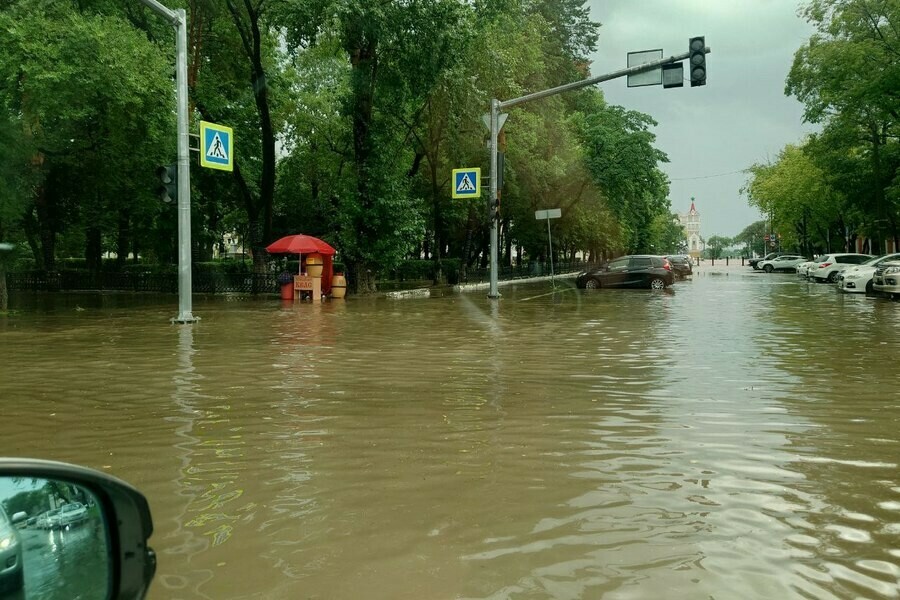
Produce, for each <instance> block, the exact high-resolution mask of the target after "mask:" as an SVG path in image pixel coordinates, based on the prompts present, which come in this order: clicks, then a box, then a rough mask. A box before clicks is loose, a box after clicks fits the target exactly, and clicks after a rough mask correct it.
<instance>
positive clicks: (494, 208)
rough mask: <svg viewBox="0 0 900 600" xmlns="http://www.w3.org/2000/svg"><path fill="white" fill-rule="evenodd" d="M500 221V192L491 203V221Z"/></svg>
mask: <svg viewBox="0 0 900 600" xmlns="http://www.w3.org/2000/svg"><path fill="white" fill-rule="evenodd" d="M499 220H500V192H497V197H496V198H494V200H493V202H491V221H499Z"/></svg>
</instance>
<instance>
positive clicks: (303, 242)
mask: <svg viewBox="0 0 900 600" xmlns="http://www.w3.org/2000/svg"><path fill="white" fill-rule="evenodd" d="M266 252H268V253H269V254H312V253H314V252H318V253H319V254H324V255H325V256H334V248H332V247H331V246H329V245H328V243H327V242H324V241H322V240H320V239H319V238H317V237H313V236H311V235H303V234H302V233H298V234H297V235H287V236H285V237H283V238H281V239H280V240H278V241H277V242H272V243H271V244H269V245H268V246H266Z"/></svg>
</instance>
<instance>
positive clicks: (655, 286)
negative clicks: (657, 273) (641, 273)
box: [650, 277, 666, 290]
mask: <svg viewBox="0 0 900 600" xmlns="http://www.w3.org/2000/svg"><path fill="white" fill-rule="evenodd" d="M650 289H652V290H664V289H666V282H665V281H663V280H662V279H660V278H659V277H657V278H656V279H653V280H652V281H650Z"/></svg>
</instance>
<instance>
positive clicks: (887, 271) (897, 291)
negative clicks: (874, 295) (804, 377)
mask: <svg viewBox="0 0 900 600" xmlns="http://www.w3.org/2000/svg"><path fill="white" fill-rule="evenodd" d="M872 288H873V289H874V290H875V291H876V292H881V293H884V294H888V295H890V296H891V297H892V298H896V297H897V296H898V295H900V261H894V262H885V263H882V264H881V265H879V266H878V268H877V269H875V274H874V275H873V276H872Z"/></svg>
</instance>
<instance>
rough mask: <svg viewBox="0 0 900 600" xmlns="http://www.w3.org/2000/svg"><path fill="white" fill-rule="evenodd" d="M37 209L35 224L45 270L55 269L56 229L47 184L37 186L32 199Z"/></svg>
mask: <svg viewBox="0 0 900 600" xmlns="http://www.w3.org/2000/svg"><path fill="white" fill-rule="evenodd" d="M34 205H35V208H36V209H37V225H38V231H39V234H40V238H41V256H42V258H43V263H44V265H43V266H44V268H45V269H46V270H47V271H55V270H56V231H55V226H54V219H53V212H54V211H53V208H52V206H51V201H50V200H49V199H48V195H47V186H46V185H45V184H41V185H40V186H38V190H37V194H36V195H35V200H34Z"/></svg>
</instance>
